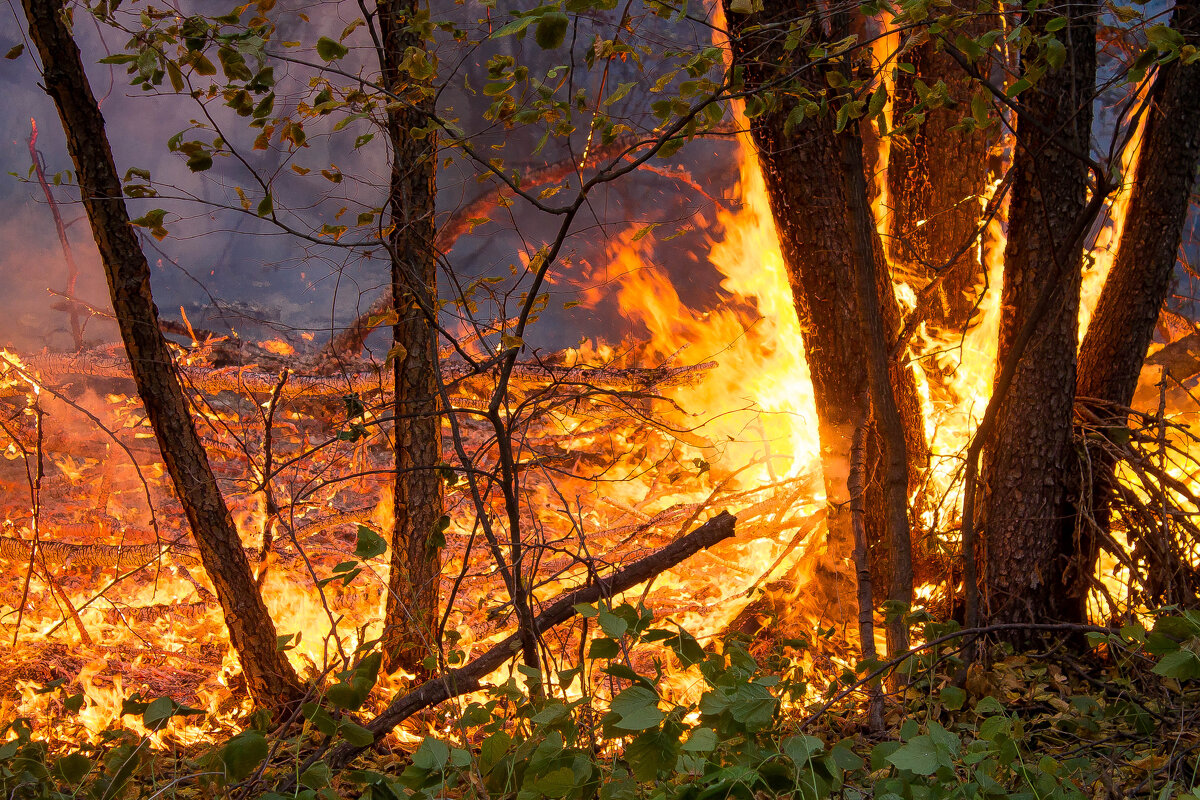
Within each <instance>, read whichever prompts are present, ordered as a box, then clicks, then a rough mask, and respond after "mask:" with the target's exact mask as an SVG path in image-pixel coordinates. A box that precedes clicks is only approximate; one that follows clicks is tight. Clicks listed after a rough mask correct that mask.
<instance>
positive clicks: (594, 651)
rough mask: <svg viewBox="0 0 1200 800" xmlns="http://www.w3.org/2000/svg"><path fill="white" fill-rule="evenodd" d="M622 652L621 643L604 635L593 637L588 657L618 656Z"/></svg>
mask: <svg viewBox="0 0 1200 800" xmlns="http://www.w3.org/2000/svg"><path fill="white" fill-rule="evenodd" d="M620 654H621V645H619V644H618V643H617V641H616V640H615V639H609V638H608V637H604V638H602V639H593V640H592V643H591V645H589V646H588V658H616V657H617V656H619V655H620Z"/></svg>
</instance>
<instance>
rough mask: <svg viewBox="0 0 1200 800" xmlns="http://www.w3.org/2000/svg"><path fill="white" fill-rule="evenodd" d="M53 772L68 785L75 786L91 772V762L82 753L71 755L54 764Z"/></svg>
mask: <svg viewBox="0 0 1200 800" xmlns="http://www.w3.org/2000/svg"><path fill="white" fill-rule="evenodd" d="M54 771H55V773H57V774H58V775H60V776H62V779H63V780H65V781H66V782H67V783H68V784H71V785H77V784H79V782H80V781H82V780H83V779H84V778H85V777H86V776H87V774H88V773H89V772H91V771H92V760H91V759H90V758H88V757H87V756H85V755H84V754H83V753H71V754H70V755H69V756H63V757H62V758H60V759H58V760H57V761H55V762H54Z"/></svg>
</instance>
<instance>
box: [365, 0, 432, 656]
mask: <svg viewBox="0 0 1200 800" xmlns="http://www.w3.org/2000/svg"><path fill="white" fill-rule="evenodd" d="M376 9H377V10H378V14H379V34H380V61H381V67H382V69H383V76H384V83H385V84H386V85H387V87H388V88H389V89H390V90H391V91H392V92H394V93H396V94H397V95H400V96H405V97H407V98H410V102H406V103H403V104H401V105H400V107H399V108H395V109H394V110H390V111H389V112H388V120H387V129H388V137H389V139H390V143H391V148H392V173H391V186H390V191H389V195H388V209H389V211H390V214H391V219H390V225H391V230H390V232H389V233H388V253H389V255H390V258H391V280H392V308H393V311H394V312H395V314H396V320H397V321H396V323H395V325H394V326H393V328H392V351H391V353H390V355H389V357H390V358H392V359H393V362H392V363H393V380H394V385H395V397H394V405H393V408H394V412H395V418H396V421H395V437H396V441H395V448H396V462H395V468H396V481H395V490H394V499H393V514H394V519H395V523H394V527H393V530H392V552H391V572H390V574H389V576H388V594H387V607H386V612H385V617H384V634H383V652H384V664H385V667H386V668H387V669H388V670H389V671H394V670H396V669H404V670H406V671H408V672H410V673H413V674H415V675H418V676H425V675H427V674H428V670H427V669H426V668H425V667H424V665H423V662H424V661H425V659H426V658H427V657H428V656H430V655H431V654H432V653H435V652H436V647H435V641H436V638H437V609H438V595H439V591H438V589H439V587H438V582H439V579H440V576H441V544H440V542H439V539H440V537H441V536H442V528H441V527H440V525H439V522H440V520H441V518H442V504H443V497H442V481H441V475H440V473H439V471H438V469H437V465H438V464H439V463H440V462H441V458H442V428H441V425H442V422H441V417H440V415H439V409H438V380H439V376H438V360H437V359H438V355H437V329H436V326H435V323H436V319H437V250H436V244H435V240H434V216H433V215H434V169H435V162H436V145H435V139H434V135H433V133H432V131H428V130H425V129H426V128H427V126H428V123H429V115H430V112H432V111H433V95H432V93H431V90H430V87H429V86H428V84H427V83H426V82H425V81H421V80H414V78H413V77H412V76H411V75H410V74H409V73H408V70H407V68H406V67H405V66H404V62H405V59H406V52H407V51H408V50H409V49H410V48H423V47H424V46H425V42H424V40H423V39H422V37H421V34H420V33H419V32H418V30H417V29H416V28H415V27H414V18H415V16H416V14H417V10H418V9H417V3H416V0H379V2H378V3H377V5H376Z"/></svg>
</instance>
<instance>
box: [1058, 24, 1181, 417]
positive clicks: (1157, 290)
mask: <svg viewBox="0 0 1200 800" xmlns="http://www.w3.org/2000/svg"><path fill="white" fill-rule="evenodd" d="M1171 27H1173V28H1174V29H1175V30H1177V31H1178V32H1179V33H1181V34H1182V35H1183V37H1184V39H1185V41H1186V42H1187V43H1188V44H1191V45H1193V46H1200V3H1197V0H1178V2H1176V3H1175V16H1174V19H1173V20H1172V23H1171ZM1146 113H1147V118H1146V128H1145V131H1144V132H1143V134H1142V147H1141V151H1140V153H1139V155H1138V162H1137V167H1136V170H1137V171H1136V174H1135V175H1134V180H1133V188H1132V190H1131V191H1132V194H1131V196H1130V200H1129V207H1128V210H1127V211H1126V215H1125V229H1124V232H1123V233H1122V235H1121V242H1120V244H1119V245H1118V247H1117V256H1116V259H1115V260H1114V262H1113V267H1112V270H1111V271H1110V272H1109V274H1108V280H1107V281H1106V282H1105V284H1104V289H1103V290H1102V291H1101V293H1100V300H1099V302H1098V303H1097V304H1096V310H1095V312H1094V313H1093V315H1092V321H1091V323H1090V324H1089V325H1088V329H1087V335H1086V336H1085V337H1084V339H1083V345H1082V346H1081V347H1080V350H1079V377H1078V380H1077V383H1076V386H1077V393H1078V394H1079V396H1081V397H1093V398H1096V399H1098V400H1103V401H1105V402H1108V403H1116V404H1118V405H1123V406H1128V405H1129V404H1130V403H1131V402H1133V393H1134V390H1136V389H1137V382H1138V376H1139V375H1141V372H1142V363H1143V362H1144V361H1145V359H1146V350H1147V348H1149V346H1150V341H1151V339H1152V338H1153V337H1154V326H1155V323H1156V322H1157V321H1158V313H1159V310H1160V309H1161V308H1162V304H1163V301H1165V300H1166V298H1167V293H1168V291H1169V290H1170V287H1171V277H1172V276H1173V275H1174V274H1175V266H1176V263H1177V262H1178V253H1179V245H1180V243H1181V242H1182V240H1183V226H1184V221H1185V220H1186V218H1187V211H1188V202H1189V199H1190V197H1191V191H1192V187H1193V186H1194V185H1195V182H1196V168H1197V165H1198V163H1200V64H1196V63H1193V64H1188V65H1185V64H1183V63H1181V61H1180V59H1175V60H1174V61H1172V62H1171V63H1169V64H1166V65H1164V66H1162V67H1160V68H1159V73H1158V77H1157V78H1156V79H1155V83H1154V88H1153V89H1152V90H1151V93H1150V106H1149V108H1148V110H1147V112H1146Z"/></svg>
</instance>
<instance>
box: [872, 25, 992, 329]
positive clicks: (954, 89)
mask: <svg viewBox="0 0 1200 800" xmlns="http://www.w3.org/2000/svg"><path fill="white" fill-rule="evenodd" d="M989 19H990V18H989V17H985V16H977V15H973V16H970V17H969V18H968V19H967V21H966V22H965V23H964V24H963V27H962V28H961V29H960V31H961V32H962V33H963V34H965V35H967V36H978V35H979V34H982V33H984V32H986V30H987V28H988V24H989ZM936 45H937V42H936V41H933V40H931V41H927V42H925V43H923V44H920V45H917V46H916V47H915V48H914V49H913V50H912V51H911V52H910V53H909V54H908V55H907V56H905V57H903V58H904V59H905V60H907V61H909V62H910V63H911V64H912V65H913V67H914V71H913V72H911V73H909V72H905V71H903V70H897V74H896V88H895V97H894V99H893V102H892V109H893V111H892V119H893V125H894V126H895V127H897V128H900V127H902V126H904V125H906V124H908V125H911V128H910V129H909V130H908V131H907V133H905V134H899V133H897V134H895V135H893V136H892V138H891V140H890V141H891V150H890V152H889V155H888V171H887V180H888V200H889V203H890V205H891V215H892V217H891V230H890V233H891V239H892V240H891V247H890V252H891V256H892V264H893V268H894V269H896V270H897V271H898V272H899V273H901V274H903V275H904V277H905V278H906V279H913V280H915V281H916V282H917V283H918V285H919V284H922V283H927V282H928V281H930V280H932V279H933V278H934V277H935V276H937V275H938V274H940V273H941V272H945V273H946V275H945V276H944V277H943V278H942V280H941V282H940V283H939V284H938V287H937V290H936V291H937V302H935V303H934V304H933V306H932V308H931V310H930V313H929V316H928V320H929V323H930V324H931V325H932V326H933V327H935V328H940V329H942V330H946V331H961V330H963V329H965V328H966V327H967V324H968V323H969V322H970V318H971V313H972V311H973V309H974V306H975V300H976V294H977V288H978V286H979V285H980V282H981V281H982V278H983V264H982V263H981V261H980V258H979V248H977V247H967V248H966V249H965V250H964V249H963V248H964V245H966V244H967V243H968V242H970V241H971V240H972V239H976V238H978V228H979V222H980V219H981V215H982V209H983V206H982V204H981V203H980V202H979V199H980V197H982V196H983V194H984V192H985V191H986V189H987V178H988V149H989V146H990V143H989V141H988V137H987V136H986V135H985V134H984V133H983V132H981V131H968V130H965V129H964V128H962V127H961V126H960V125H959V122H960V118H961V117H962V116H963V113H964V112H963V109H966V108H969V103H970V98H971V94H972V92H973V91H975V88H976V84H975V82H974V80H972V78H971V77H970V76H969V75H968V74H967V73H966V71H964V70H963V69H962V67H960V66H959V65H958V63H957V62H955V60H954V59H953V58H952V57H951V56H950V55H948V54H947V53H945V52H943V51H941V50H939V49H938V47H937V46H936ZM917 80H922V81H924V83H925V84H927V85H933V84H935V83H936V82H937V81H939V80H941V81H944V82H945V84H946V88H947V90H948V92H949V95H950V97H951V98H952V99H953V100H954V101H956V102H957V104H958V105H957V106H956V107H954V108H950V107H948V106H941V107H938V108H932V109H922V107H921V98H920V96H919V94H918V92H917V88H916V81H917ZM955 254H958V257H957V258H955Z"/></svg>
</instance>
